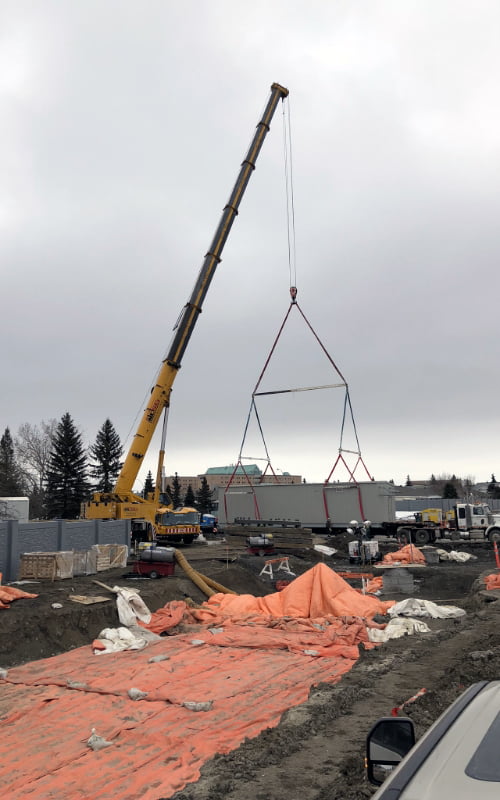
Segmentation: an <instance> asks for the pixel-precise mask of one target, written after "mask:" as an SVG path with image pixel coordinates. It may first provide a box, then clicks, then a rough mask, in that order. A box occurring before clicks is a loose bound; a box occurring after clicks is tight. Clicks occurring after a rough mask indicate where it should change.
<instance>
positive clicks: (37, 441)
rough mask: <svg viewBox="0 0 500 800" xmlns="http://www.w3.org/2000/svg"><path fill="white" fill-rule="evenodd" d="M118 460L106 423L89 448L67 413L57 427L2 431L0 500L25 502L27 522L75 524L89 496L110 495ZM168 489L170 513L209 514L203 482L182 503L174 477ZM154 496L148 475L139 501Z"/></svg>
mask: <svg viewBox="0 0 500 800" xmlns="http://www.w3.org/2000/svg"><path fill="white" fill-rule="evenodd" d="M122 456H123V446H122V444H121V441H120V437H119V436H118V433H117V432H116V430H115V428H114V426H113V424H112V422H111V420H110V419H106V420H105V421H104V423H103V425H102V426H101V428H100V429H99V431H98V432H97V436H96V438H95V441H94V443H93V444H92V445H90V446H89V447H85V444H84V442H83V437H82V434H81V433H80V432H79V431H78V429H77V426H76V425H75V423H74V421H73V419H72V417H71V415H70V414H69V412H66V413H65V414H63V416H62V417H61V419H60V420H59V422H57V421H56V420H54V419H52V420H49V421H48V422H46V421H43V420H42V422H41V423H40V424H39V425H30V424H29V423H24V424H23V425H21V426H20V428H19V430H18V432H17V435H16V436H15V437H12V434H11V432H10V429H9V428H8V427H7V428H5V431H4V433H3V435H2V437H1V438H0V498H1V497H19V496H26V497H29V499H30V517H31V518H35V519H55V518H61V519H76V518H78V517H79V516H80V507H81V504H82V503H83V502H85V501H87V500H89V498H90V496H91V495H92V494H93V493H94V492H110V491H112V489H113V487H114V485H115V482H116V479H117V477H118V475H119V473H120V470H121V468H122V466H123V462H122ZM172 484H173V485H172V487H167V489H166V491H167V493H168V494H169V495H170V497H171V498H172V502H173V506H174V508H178V507H179V506H181V505H190V506H192V507H195V508H198V510H200V511H202V512H206V511H210V510H211V507H212V504H211V492H210V488H209V487H208V484H207V481H206V479H205V478H204V479H203V481H202V485H201V488H200V489H199V490H198V491H197V492H196V493H195V492H194V491H193V489H192V487H191V486H189V487H188V491H187V492H186V495H185V497H181V490H180V483H179V480H178V477H177V473H175V478H174V480H173V482H172ZM153 491H154V483H153V478H152V475H151V472H149V473H148V476H147V478H146V481H145V483H144V489H143V496H144V497H146V496H147V493H148V492H153Z"/></svg>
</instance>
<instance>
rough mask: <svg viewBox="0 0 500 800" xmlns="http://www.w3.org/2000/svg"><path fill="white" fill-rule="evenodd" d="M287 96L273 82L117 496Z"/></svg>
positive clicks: (125, 486) (165, 399) (161, 402)
mask: <svg viewBox="0 0 500 800" xmlns="http://www.w3.org/2000/svg"><path fill="white" fill-rule="evenodd" d="M287 95H288V89H285V88H284V87H283V86H280V85H279V84H278V83H273V85H272V86H271V94H270V97H269V100H268V102H267V105H266V108H265V110H264V113H263V116H262V119H261V121H260V122H259V123H258V125H257V130H256V132H255V135H254V137H253V139H252V143H251V145H250V148H249V150H248V153H247V155H246V156H245V159H244V160H243V162H242V164H241V169H240V173H239V175H238V178H237V179H236V183H235V185H234V188H233V191H232V192H231V196H230V198H229V201H228V203H227V205H226V206H225V207H224V210H223V212H222V216H221V219H220V222H219V225H218V228H217V230H216V233H215V236H214V238H213V240H212V243H211V245H210V247H209V250H208V252H207V254H206V256H205V260H204V262H203V264H202V267H201V269H200V272H199V275H198V279H197V281H196V284H195V286H194V289H193V292H192V294H191V297H190V299H189V300H188V302H187V303H186V305H185V306H184V308H183V310H182V312H181V315H180V317H179V320H178V322H177V325H176V327H175V334H174V338H173V340H172V343H171V345H170V348H169V351H168V353H167V356H166V358H165V360H164V361H163V363H162V366H161V368H160V371H159V373H158V377H157V379H156V383H155V385H154V387H153V389H152V391H151V395H150V398H149V402H148V405H147V408H146V409H145V410H144V413H143V416H142V419H141V421H140V423H139V426H138V428H137V432H136V434H135V436H134V440H133V442H132V445H131V447H130V450H129V452H128V454H127V457H126V459H125V462H124V464H123V467H122V470H121V472H120V475H119V476H118V479H117V482H116V486H115V489H114V494H115V495H123V494H128V493H130V492H131V491H132V488H133V485H134V483H135V480H136V478H137V475H138V473H139V470H140V468H141V465H142V462H143V459H144V456H145V454H146V452H147V450H148V447H149V445H150V443H151V439H152V437H153V434H154V432H155V430H156V427H157V425H158V421H159V419H160V416H161V414H162V411H163V409H164V408H165V406H166V405H167V404H168V403H169V401H170V392H171V389H172V384H173V382H174V380H175V377H176V375H177V372H178V370H179V368H180V366H181V360H182V357H183V355H184V352H185V350H186V347H187V344H188V342H189V339H190V337H191V334H192V332H193V330H194V326H195V325H196V321H197V319H198V316H199V314H200V313H201V309H202V305H203V301H204V299H205V295H206V293H207V291H208V288H209V286H210V283H211V281H212V278H213V276H214V273H215V270H216V268H217V265H218V264H219V262H220V260H221V256H222V251H223V249H224V245H225V243H226V241H227V237H228V236H229V233H230V230H231V227H232V224H233V222H234V219H235V217H236V215H237V214H238V208H239V205H240V202H241V199H242V197H243V195H244V193H245V189H246V187H247V185H248V182H249V180H250V176H251V174H252V172H253V170H254V169H255V162H256V160H257V157H258V155H259V152H260V150H261V147H262V144H263V142H264V139H265V137H266V135H267V133H268V131H269V127H270V123H271V120H272V118H273V115H274V112H275V111H276V107H277V105H278V101H279V100H280V99H284V98H285V97H286V96H287Z"/></svg>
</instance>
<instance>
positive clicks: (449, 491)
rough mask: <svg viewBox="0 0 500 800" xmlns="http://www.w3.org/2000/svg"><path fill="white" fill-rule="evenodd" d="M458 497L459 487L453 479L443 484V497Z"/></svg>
mask: <svg viewBox="0 0 500 800" xmlns="http://www.w3.org/2000/svg"><path fill="white" fill-rule="evenodd" d="M456 497H458V492H457V487H456V486H455V484H454V483H452V482H451V481H447V483H445V485H444V486H443V498H445V499H452V498H456Z"/></svg>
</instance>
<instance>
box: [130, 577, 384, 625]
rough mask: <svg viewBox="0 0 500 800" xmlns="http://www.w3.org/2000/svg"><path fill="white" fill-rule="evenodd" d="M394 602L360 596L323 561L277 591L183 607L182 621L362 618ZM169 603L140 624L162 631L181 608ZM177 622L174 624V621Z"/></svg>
mask: <svg viewBox="0 0 500 800" xmlns="http://www.w3.org/2000/svg"><path fill="white" fill-rule="evenodd" d="M392 605H394V601H382V600H379V599H378V598H376V597H370V596H368V595H360V594H359V593H358V592H357V591H356V590H355V589H353V587H352V586H350V585H349V584H348V583H347V581H345V580H344V579H343V578H341V577H340V575H337V573H336V572H334V571H333V570H332V569H330V567H327V566H326V564H316V566H315V567H313V568H312V569H310V570H308V571H307V572H305V573H304V574H303V575H301V576H300V577H299V578H296V579H295V580H294V581H292V582H291V583H290V584H289V585H288V586H286V587H285V588H284V589H282V590H281V591H280V592H275V593H274V594H268V595H266V596H265V597H254V596H253V595H249V594H240V595H233V594H214V595H212V597H210V598H209V599H208V600H207V601H206V602H205V603H203V605H202V606H201V608H199V609H193V610H187V609H186V610H185V611H184V620H185V621H186V622H188V621H195V620H197V621H198V622H204V623H207V624H211V625H215V626H217V625H227V624H228V622H231V623H233V624H240V625H241V624H252V625H262V624H264V625H265V624H267V622H266V620H269V619H283V618H289V617H291V618H292V619H302V620H304V619H314V620H317V619H318V618H323V617H330V616H331V617H345V616H349V617H366V618H368V619H371V618H372V617H374V616H375V614H385V613H386V612H387V609H388V608H390V606H392ZM172 606H174V604H173V603H169V604H168V605H167V606H166V607H165V608H163V609H159V611H156V612H155V613H154V614H153V615H152V617H151V622H150V623H148V625H144V627H146V628H148V629H149V630H152V631H154V632H155V633H162V632H163V631H166V630H168V629H169V628H170V627H172V619H178V618H179V615H180V614H181V609H180V608H179V607H178V604H176V607H175V608H172ZM174 624H177V623H174Z"/></svg>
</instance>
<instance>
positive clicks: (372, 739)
mask: <svg viewBox="0 0 500 800" xmlns="http://www.w3.org/2000/svg"><path fill="white" fill-rule="evenodd" d="M499 742H500V680H499V681H491V682H490V681H481V682H479V683H475V684H473V685H472V686H470V687H469V688H468V689H467V690H466V691H465V692H463V694H461V695H460V697H458V698H457V700H455V702H454V703H453V704H452V705H451V706H450V707H449V708H448V709H447V710H446V711H445V712H444V714H442V715H441V716H440V717H439V719H437V720H436V722H435V723H434V725H432V726H431V727H430V728H429V730H428V731H427V733H425V735H424V736H422V738H421V739H419V741H418V742H417V744H415V734H414V729H413V723H412V721H411V720H410V719H408V718H406V717H384V718H382V719H380V720H378V722H376V723H375V725H374V726H373V728H372V729H371V731H370V733H369V734H368V737H367V753H366V764H367V771H368V779H369V780H370V782H371V783H374V784H375V785H379V786H380V788H379V789H378V791H377V792H375V794H374V795H373V797H372V798H371V800H446V798H453V800H472V798H474V800H498V798H500V757H499Z"/></svg>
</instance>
